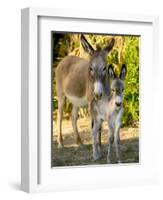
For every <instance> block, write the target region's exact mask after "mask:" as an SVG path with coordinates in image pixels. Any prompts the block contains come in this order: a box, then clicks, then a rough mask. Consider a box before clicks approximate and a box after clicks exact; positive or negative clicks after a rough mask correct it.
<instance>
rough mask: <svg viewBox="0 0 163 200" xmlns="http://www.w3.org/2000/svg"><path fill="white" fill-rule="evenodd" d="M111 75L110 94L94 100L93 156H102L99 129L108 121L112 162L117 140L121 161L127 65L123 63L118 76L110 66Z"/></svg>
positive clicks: (117, 152)
mask: <svg viewBox="0 0 163 200" xmlns="http://www.w3.org/2000/svg"><path fill="white" fill-rule="evenodd" d="M108 70H109V77H110V82H111V86H110V89H111V91H110V95H109V98H108V97H107V96H105V97H104V98H102V99H100V100H99V101H94V102H93V104H92V108H93V128H92V137H93V158H94V160H97V159H99V158H100V157H101V145H100V141H99V129H100V128H101V124H102V121H104V120H105V121H107V123H108V155H107V162H108V163H111V156H112V145H113V142H115V151H116V158H117V161H118V163H121V158H120V126H121V117H122V114H123V107H122V98H123V90H124V78H125V76H126V72H127V70H126V66H125V65H122V68H121V73H120V76H119V77H117V76H116V74H115V73H114V71H113V67H112V65H110V66H109V69H108Z"/></svg>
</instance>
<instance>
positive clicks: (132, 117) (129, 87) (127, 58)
mask: <svg viewBox="0 0 163 200" xmlns="http://www.w3.org/2000/svg"><path fill="white" fill-rule="evenodd" d="M85 36H86V38H87V40H88V41H89V42H90V43H91V44H92V46H93V47H94V48H95V49H97V48H99V47H101V48H104V47H105V46H106V45H107V44H108V41H109V40H110V38H111V37H113V36H107V35H95V34H89V35H85ZM114 37H115V39H116V45H115V47H114V49H113V50H112V51H111V52H110V54H109V55H108V57H107V58H106V60H107V63H108V64H110V63H112V64H113V65H114V67H115V71H116V73H119V72H120V69H121V66H122V64H123V63H125V64H126V66H127V76H126V79H125V90H124V115H123V118H122V124H123V126H126V125H135V124H137V122H138V121H139V37H136V36H114ZM52 40H53V48H52V56H53V110H54V111H55V110H56V109H57V96H56V86H55V85H56V83H55V68H56V67H57V64H58V62H59V61H60V60H61V59H62V58H64V57H65V56H66V55H68V54H71V55H76V56H80V57H84V58H85V59H88V55H87V54H85V53H84V51H83V48H82V46H81V44H80V34H59V33H54V34H53V38H52ZM71 107H72V106H71V104H70V103H69V102H67V103H65V107H64V111H65V114H66V113H68V115H70V112H71ZM80 111H81V112H79V115H80V116H81V117H83V116H84V115H87V114H88V113H87V112H85V110H84V109H81V110H80Z"/></svg>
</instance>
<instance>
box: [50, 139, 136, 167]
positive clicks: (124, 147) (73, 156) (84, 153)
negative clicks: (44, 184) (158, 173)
mask: <svg viewBox="0 0 163 200" xmlns="http://www.w3.org/2000/svg"><path fill="white" fill-rule="evenodd" d="M107 148H108V145H107V144H102V158H101V159H100V160H98V161H96V162H94V161H93V159H92V145H91V144H87V145H84V146H82V147H64V148H62V149H58V148H57V144H56V143H54V151H53V152H54V157H53V166H54V167H55V166H78V165H97V164H106V157H107ZM121 152H122V153H121V156H122V163H138V162H139V141H138V138H135V139H129V140H123V141H122V142H121ZM112 162H113V163H116V160H115V151H114V152H113V156H112Z"/></svg>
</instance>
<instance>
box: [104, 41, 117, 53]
mask: <svg viewBox="0 0 163 200" xmlns="http://www.w3.org/2000/svg"><path fill="white" fill-rule="evenodd" d="M114 44H115V39H114V38H112V39H111V40H110V41H109V44H108V45H107V47H105V48H104V51H105V53H109V51H111V50H112V48H113V46H114Z"/></svg>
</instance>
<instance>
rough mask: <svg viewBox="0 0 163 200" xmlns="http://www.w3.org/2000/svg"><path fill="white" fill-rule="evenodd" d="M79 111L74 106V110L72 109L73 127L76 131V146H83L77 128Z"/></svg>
mask: <svg viewBox="0 0 163 200" xmlns="http://www.w3.org/2000/svg"><path fill="white" fill-rule="evenodd" d="M78 111H79V108H78V107H76V106H74V105H73V108H72V127H73V131H74V136H75V140H76V144H77V145H82V141H81V138H80V136H79V132H78V128H77V119H78Z"/></svg>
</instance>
